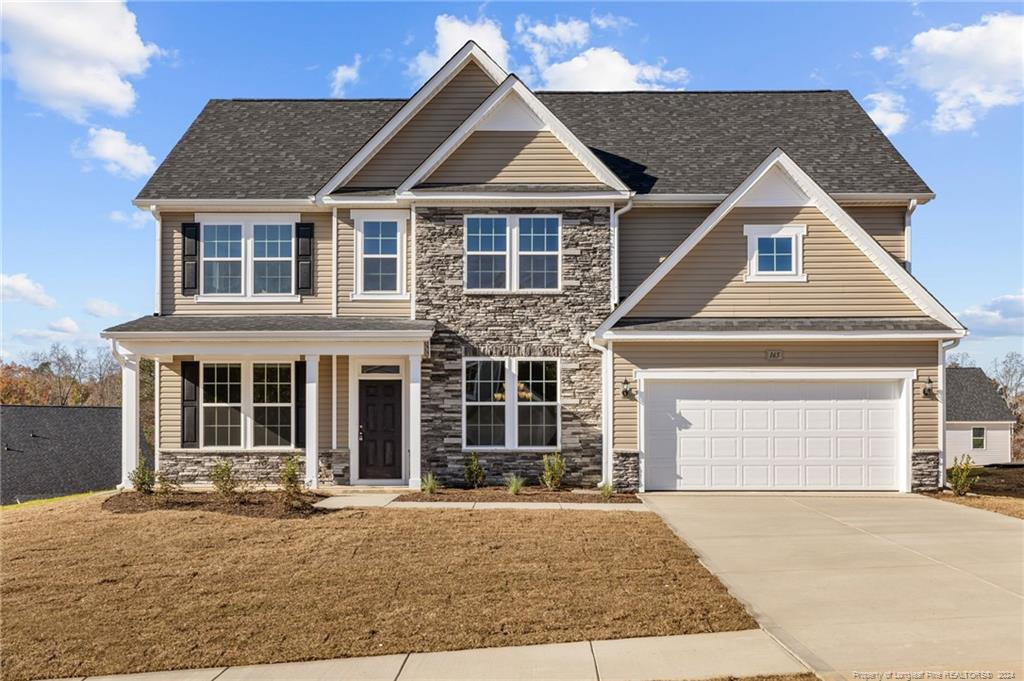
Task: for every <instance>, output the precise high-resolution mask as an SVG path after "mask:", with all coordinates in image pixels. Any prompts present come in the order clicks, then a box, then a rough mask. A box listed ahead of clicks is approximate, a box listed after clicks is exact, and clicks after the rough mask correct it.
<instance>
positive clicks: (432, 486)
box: [420, 473, 441, 494]
mask: <svg viewBox="0 0 1024 681" xmlns="http://www.w3.org/2000/svg"><path fill="white" fill-rule="evenodd" d="M439 489H441V483H440V482H438V480H437V476H436V475H434V474H433V473H427V474H426V475H424V476H423V477H422V478H420V491H421V492H423V493H424V494H437V491H438V490H439Z"/></svg>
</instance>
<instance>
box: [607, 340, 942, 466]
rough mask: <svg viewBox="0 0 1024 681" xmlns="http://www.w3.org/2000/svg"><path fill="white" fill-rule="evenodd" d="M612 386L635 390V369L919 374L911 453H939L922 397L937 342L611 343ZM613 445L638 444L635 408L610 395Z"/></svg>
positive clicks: (932, 403) (932, 408)
mask: <svg viewBox="0 0 1024 681" xmlns="http://www.w3.org/2000/svg"><path fill="white" fill-rule="evenodd" d="M613 347H614V351H615V357H614V369H613V371H614V380H613V382H612V384H613V385H615V386H621V385H622V381H623V380H625V379H628V380H629V383H630V385H631V386H632V388H633V389H634V391H635V390H636V388H637V381H636V376H635V371H636V370H637V369H693V368H725V369H745V368H751V367H766V366H767V367H773V368H779V369H783V368H785V369H806V368H815V367H831V368H836V369H839V368H844V369H850V368H864V369H879V368H887V369H896V368H898V369H917V371H918V377H917V380H916V381H914V399H913V440H914V449H915V450H932V451H934V450H937V449H938V444H939V440H938V434H939V403H938V401H937V400H936V399H935V398H934V397H930V398H929V397H925V396H924V393H923V389H924V386H925V384H926V382H927V380H928V379H929V378H931V379H932V382H933V385H938V347H937V345H936V343H935V341H908V342H897V341H892V342H870V343H868V342H859V343H858V342H779V343H776V342H773V343H763V342H762V343H753V342H743V343H739V342H721V341H717V342H704V343H678V342H677V343H615V344H614V346H613ZM769 348H771V349H773V350H776V349H777V350H782V351H783V355H784V361H782V362H776V361H773V362H768V361H767V360H766V359H765V350H767V349H769ZM613 395H614V405H613V411H614V415H613V437H612V446H613V447H614V448H616V449H625V450H631V449H633V450H635V449H636V448H637V446H638V444H637V405H636V400H635V398H625V397H623V396H622V391H621V390H614V391H613Z"/></svg>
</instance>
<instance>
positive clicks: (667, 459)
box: [639, 371, 913, 491]
mask: <svg viewBox="0 0 1024 681" xmlns="http://www.w3.org/2000/svg"><path fill="white" fill-rule="evenodd" d="M752 377H753V378H752ZM639 378H640V405H641V407H640V408H641V412H642V414H641V416H640V418H641V424H642V425H641V433H640V436H641V441H642V444H641V456H642V457H643V471H644V481H645V483H644V485H645V489H646V490H648V491H654V490H879V491H881V490H886V491H889V490H900V489H904V488H905V486H906V485H907V484H908V482H907V477H908V476H907V471H908V464H909V460H910V456H909V446H910V445H909V431H908V425H907V424H908V413H909V401H908V400H907V399H906V398H905V395H906V394H907V392H906V391H909V389H910V388H909V385H908V384H909V380H910V379H911V378H913V373H912V372H898V371H888V372H878V371H876V372H829V371H816V372H815V371H810V372H763V373H762V372H756V371H753V372H752V371H744V372H729V371H717V372H716V371H707V372H672V371H667V372H659V371H653V372H641V374H640V375H639Z"/></svg>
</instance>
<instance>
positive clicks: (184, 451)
mask: <svg viewBox="0 0 1024 681" xmlns="http://www.w3.org/2000/svg"><path fill="white" fill-rule="evenodd" d="M296 317H297V318H289V319H287V320H286V322H287V324H288V325H289V326H292V327H299V328H298V329H296V328H291V329H289V330H287V331H282V330H280V329H279V328H278V329H271V330H267V329H264V330H257V329H252V330H249V329H243V328H239V327H243V326H245V321H244V319H245V318H238V319H234V318H217V319H219V320H221V322H220V324H219V326H220V327H222V328H220V329H218V330H216V331H210V330H209V329H208V328H207V329H199V328H191V329H181V328H168V327H181V326H198V325H199V323H200V322H207V324H203V325H204V326H208V322H209V320H203V319H201V318H191V319H192V320H193V322H192V324H191V325H190V324H184V325H183V324H182V323H181V321H180V320H181V318H170V317H167V318H158V317H154V318H143V319H142V320H136V322H129V324H126V325H122V327H132V326H133V325H135V326H142V327H143V329H142V330H139V329H137V328H136V329H134V330H125V329H122V328H121V327H114V328H113V329H110V330H108V331H107V332H106V333H105V335H106V336H107V337H108V338H110V339H111V341H112V343H113V349H114V353H115V356H116V357H117V359H118V361H119V362H120V364H121V367H122V403H123V406H122V467H121V468H122V476H121V477H122V482H121V485H122V487H126V486H128V485H129V479H128V476H129V473H131V471H133V470H134V469H135V468H136V466H137V465H138V460H139V459H138V457H139V431H140V429H139V363H140V361H141V360H142V359H144V358H149V359H152V360H154V363H155V366H156V369H155V371H156V377H155V389H154V393H155V394H154V400H155V404H156V408H155V412H156V415H155V423H154V441H155V445H156V446H155V451H156V468H157V470H159V471H164V472H165V473H167V474H168V475H170V477H171V478H172V479H176V480H177V481H179V482H181V483H184V484H208V483H209V481H210V473H211V472H212V470H213V468H214V466H215V465H216V464H217V463H218V462H220V461H223V460H227V461H229V462H230V463H231V465H232V469H233V471H234V472H235V474H236V475H237V476H238V477H239V478H240V479H241V480H244V481H248V482H252V483H256V484H275V483H276V482H277V480H278V475H279V472H280V469H281V466H282V465H283V464H284V463H285V462H286V461H287V460H288V459H290V458H291V457H297V458H298V459H299V460H300V464H301V468H302V470H303V476H304V479H305V483H306V485H307V486H308V487H310V488H323V487H326V486H333V485H366V486H374V487H376V486H400V487H403V488H406V487H411V488H414V489H416V488H418V487H419V480H420V461H421V457H420V420H421V408H420V404H421V394H422V387H421V383H422V378H421V377H422V374H423V371H422V361H423V357H424V355H425V352H426V348H427V344H428V342H429V338H430V335H431V334H432V332H433V323H431V322H416V321H412V320H395V319H381V320H369V319H366V318H354V319H338V318H308V317H298V316H296ZM262 319H263V320H264V321H262V322H261V321H260V320H259V319H257V320H253V321H250V322H249V323H250V324H259V325H261V326H274V325H273V324H268V323H267V322H266V321H265V318H262ZM311 319H312V320H315V321H312V322H311V321H310V320H311ZM158 320H159V321H158ZM324 322H328V323H329V325H330V326H333V327H334V328H330V329H324V328H322V327H323V326H324V325H325V324H324ZM314 325H315V326H316V327H321V328H316V329H309V328H306V329H305V330H303V329H302V327H304V326H305V327H308V326H314ZM155 327H162V328H159V329H157V328H155ZM223 327H229V328H223ZM373 327H376V328H373Z"/></svg>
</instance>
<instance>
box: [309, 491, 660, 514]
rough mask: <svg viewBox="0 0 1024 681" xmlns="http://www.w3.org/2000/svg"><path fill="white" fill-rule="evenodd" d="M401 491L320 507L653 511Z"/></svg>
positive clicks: (337, 499)
mask: <svg viewBox="0 0 1024 681" xmlns="http://www.w3.org/2000/svg"><path fill="white" fill-rule="evenodd" d="M399 496H400V495H398V494H368V493H359V494H347V495H345V494H339V495H335V496H330V497H327V498H326V499H324V500H322V501H318V502H316V503H315V504H313V505H314V506H316V507H318V508H331V509H338V508H372V507H383V506H386V507H388V508H435V509H440V508H461V509H466V510H477V511H481V510H486V509H506V510H507V509H515V510H526V511H559V510H561V511H639V512H641V513H649V512H651V509H650V507H648V506H647V504H644V503H639V504H606V503H594V502H581V503H566V504H563V503H558V502H540V501H537V502H531V501H395V500H396V499H397V498H398V497H399Z"/></svg>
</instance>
